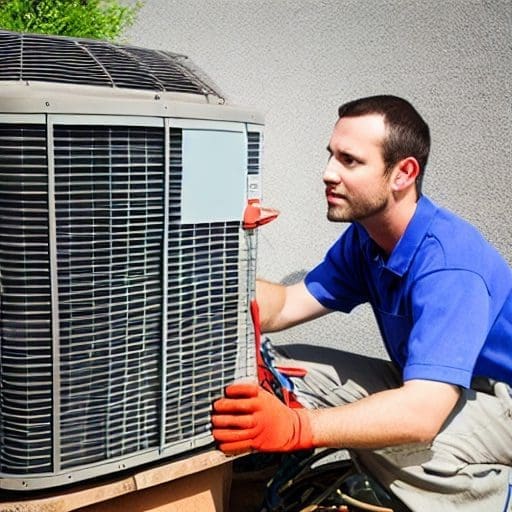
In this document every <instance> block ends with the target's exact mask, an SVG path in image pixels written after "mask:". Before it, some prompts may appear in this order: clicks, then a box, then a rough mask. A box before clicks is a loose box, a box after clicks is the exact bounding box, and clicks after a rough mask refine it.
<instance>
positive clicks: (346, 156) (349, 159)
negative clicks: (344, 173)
mask: <svg viewBox="0 0 512 512" xmlns="http://www.w3.org/2000/svg"><path fill="white" fill-rule="evenodd" d="M339 160H340V162H341V163H342V164H343V165H345V166H347V167H355V166H356V165H357V164H358V163H359V161H358V160H357V159H356V158H354V157H353V156H352V155H351V154H350V153H340V155H339Z"/></svg>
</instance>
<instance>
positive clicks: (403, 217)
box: [360, 198, 418, 255]
mask: <svg viewBox="0 0 512 512" xmlns="http://www.w3.org/2000/svg"><path fill="white" fill-rule="evenodd" d="M417 204H418V203H417V201H416V200H412V201H411V200H407V199H405V198H404V199H403V200H402V201H397V202H392V203H390V204H389V205H388V206H387V207H386V208H385V209H384V210H383V211H382V212H380V213H379V214H378V215H376V216H374V217H369V218H367V219H364V220H362V221H360V224H361V225H362V226H363V227H364V228H365V229H366V231H367V232H368V234H369V235H370V238H371V239H372V240H373V241H374V242H375V243H376V244H377V245H378V246H379V247H380V248H381V249H382V250H383V251H384V252H385V253H386V254H387V255H389V254H391V253H392V252H393V249H394V248H395V246H396V244H397V243H398V241H399V240H400V238H402V235H403V234H404V233H405V230H406V229H407V226H408V225H409V222H410V221H411V219H412V217H413V215H414V212H415V211H416V206H417Z"/></svg>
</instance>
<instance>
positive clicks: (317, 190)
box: [128, 0, 512, 354]
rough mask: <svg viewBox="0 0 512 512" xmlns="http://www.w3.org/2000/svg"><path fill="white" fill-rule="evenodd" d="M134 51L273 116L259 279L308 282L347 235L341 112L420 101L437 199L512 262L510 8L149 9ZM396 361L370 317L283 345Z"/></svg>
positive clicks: (477, 4) (378, 4)
mask: <svg viewBox="0 0 512 512" xmlns="http://www.w3.org/2000/svg"><path fill="white" fill-rule="evenodd" d="M128 37H129V41H130V42H131V43H132V44H136V45H139V46H145V47H148V48H161V49H167V50H171V51H175V52H180V53H184V54H186V55H188V56H189V57H190V58H191V59H192V60H193V61H194V62H195V63H196V64H197V65H198V66H199V67H200V68H202V69H203V70H204V71H205V72H206V73H207V74H208V75H210V76H211V77H212V78H213V79H214V81H215V82H216V83H217V84H218V85H219V86H220V88H221V90H222V92H223V93H224V94H225V96H226V97H227V99H228V101H229V102H230V103H234V104H241V105H245V106H250V107H254V108H256V109H258V110H260V111H261V112H262V113H263V114H264V115H265V118H266V133H265V156H264V179H263V192H264V202H265V203H266V204H267V205H269V206H272V207H275V208H278V209H279V210H281V216H280V218H279V220H278V221H276V222H274V223H273V224H271V225H268V226H266V227H264V228H262V229H261V234H260V246H259V248H260V253H259V275H261V276H263V277H266V278H268V279H271V280H277V281H280V280H290V279H294V278H296V277H297V276H300V275H301V274H302V273H303V272H304V271H305V270H306V269H308V268H310V267H311V266H312V265H314V264H315V263H316V262H317V261H318V260H319V259H320V258H321V257H322V256H323V254H324V251H325V250H326V249H327V248H328V246H329V245H330V243H331V242H332V241H333V240H334V239H335V237H336V236H337V235H338V234H339V233H340V232H341V230H343V229H344V228H345V227H346V226H345V225H343V224H330V223H328V222H327V220H326V219H325V209H326V206H325V199H324V196H323V186H322V182H321V173H322V170H323V167H324V165H325V163H326V160H327V152H326V150H325V147H326V144H327V141H328V137H329V134H330V131H331V128H332V126H333V123H334V122H335V120H336V111H337V106H338V105H339V104H340V103H342V102H345V101H348V100H351V99H354V98H357V97H360V96H364V95H370V94H378V93H389V94H396V95H399V96H403V97H405V98H407V99H409V100H410V101H411V102H412V103H413V104H414V105H415V106H416V107H417V109H418V110H419V111H420V113H422V115H423V116H424V117H425V119H426V120H427V122H428V123H429V125H430V127H431V133H432V139H433V148H432V153H431V157H430V163H429V166H428V170H427V173H426V175H425V180H424V192H425V193H427V194H428V195H430V196H431V197H432V198H434V199H435V200H436V201H437V202H439V203H441V204H442V205H444V206H447V207H449V208H451V209H452V210H454V211H456V212H458V213H459V214H461V215H462V216H464V217H466V218H467V219H468V220H470V221H471V222H473V223H475V224H476V225H477V226H479V227H480V228H481V230H482V231H483V233H484V235H485V236H486V237H487V238H488V239H490V240H491V241H492V242H493V243H495V244H496V245H497V247H498V248H499V250H500V251H501V252H502V253H503V254H504V256H505V257H506V258H507V260H508V261H509V262H512V250H511V247H512V244H511V242H512V227H511V222H512V200H511V192H512V191H511V185H512V177H511V176H512V174H511V171H510V165H511V143H512V124H511V113H512V112H511V110H512V107H511V105H512V51H511V45H512V3H511V2H510V1H509V0H480V1H476V0H430V1H428V2H425V1H420V0H315V1H313V0H309V1H307V0H187V1H185V0H145V1H144V7H143V9H142V11H141V13H140V15H139V18H138V22H137V24H136V25H135V26H134V27H133V28H132V30H131V32H130V34H129V36H128ZM274 339H275V340H276V341H277V342H312V343H319V344H325V345H328V346H340V347H343V348H347V349H352V350H355V351H358V352H363V353H369V354H383V351H382V348H381V346H380V343H379V336H378V333H377V329H376V327H375V322H374V320H373V317H372V315H371V313H370V312H369V310H368V308H365V307H362V308H359V309H358V310H357V311H356V312H355V313H354V314H352V315H350V317H347V316H345V315H341V314H334V315H330V316H329V317H327V318H324V319H321V320H317V321H315V322H313V323H311V324H308V325H307V326H301V327H297V328H295V329H291V330H289V331H287V332H286V333H281V334H279V335H276V336H274Z"/></svg>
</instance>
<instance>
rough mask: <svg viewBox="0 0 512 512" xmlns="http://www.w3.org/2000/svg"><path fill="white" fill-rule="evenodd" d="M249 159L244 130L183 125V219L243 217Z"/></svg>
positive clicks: (198, 221)
mask: <svg viewBox="0 0 512 512" xmlns="http://www.w3.org/2000/svg"><path fill="white" fill-rule="evenodd" d="M246 160H247V148H246V143H245V134H244V133H243V132H242V131H240V132H238V131H224V130H215V129H188V128H187V129H184V130H183V177H182V190H181V222H182V223H183V224H196V223H201V222H217V221H228V220H241V219H242V217H243V211H244V206H245V201H246Z"/></svg>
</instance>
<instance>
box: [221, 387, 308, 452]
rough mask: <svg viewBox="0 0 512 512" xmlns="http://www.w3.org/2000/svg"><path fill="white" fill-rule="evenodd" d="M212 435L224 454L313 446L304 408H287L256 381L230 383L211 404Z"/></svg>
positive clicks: (289, 449) (279, 450) (291, 449)
mask: <svg viewBox="0 0 512 512" xmlns="http://www.w3.org/2000/svg"><path fill="white" fill-rule="evenodd" d="M212 424H213V437H214V438H215V440H216V441H217V443H218V444H219V448H220V449H221V450H222V451H223V452H224V453H231V454H234V453H243V452H247V451H251V450H258V451H263V452H288V451H294V450H305V449H309V448H312V447H313V438H312V434H311V426H310V424H309V419H308V417H307V413H306V411H305V410H301V409H290V408H289V407H287V406H286V405H284V404H283V403H282V402H281V401H280V400H279V399H278V398H277V397H275V396H274V395H272V394H270V393H268V392H267V391H265V390H264V389H262V388H260V387H259V386H258V385H257V384H232V385H231V386H228V387H227V388H226V398H221V399H219V400H217V401H216V402H215V403H214V404H213V414H212Z"/></svg>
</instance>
